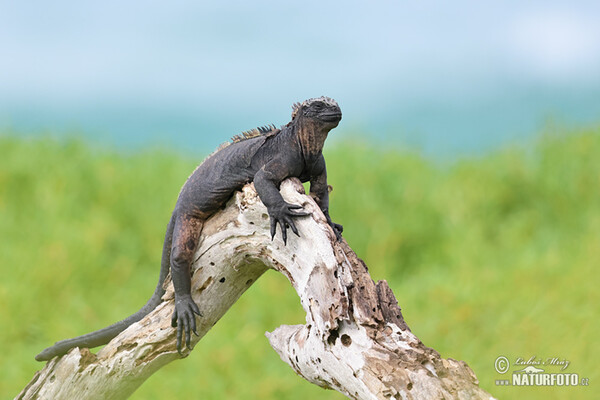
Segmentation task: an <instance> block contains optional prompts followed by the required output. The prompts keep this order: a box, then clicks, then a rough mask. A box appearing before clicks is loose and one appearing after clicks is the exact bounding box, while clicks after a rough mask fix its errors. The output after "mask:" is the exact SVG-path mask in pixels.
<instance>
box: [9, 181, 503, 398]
mask: <svg viewBox="0 0 600 400" xmlns="http://www.w3.org/2000/svg"><path fill="white" fill-rule="evenodd" d="M281 192H282V195H283V197H284V198H285V200H286V201H287V202H289V203H292V204H300V205H302V206H303V207H304V209H305V210H307V211H310V212H312V217H305V218H299V219H297V227H298V229H299V231H300V234H301V237H299V238H298V237H296V236H292V237H290V240H288V244H287V246H284V244H283V241H282V240H281V236H280V232H278V234H277V236H276V237H275V240H274V241H271V238H270V237H269V217H268V214H267V210H266V208H265V207H264V205H263V204H262V203H261V201H260V199H259V198H258V196H257V194H256V191H255V190H254V186H253V185H252V184H249V185H246V186H245V187H244V188H243V190H242V191H241V192H237V193H236V194H235V196H234V197H233V198H232V199H231V200H230V201H229V202H228V204H227V206H226V207H225V208H224V209H223V210H222V211H220V212H219V213H217V214H215V215H214V216H213V217H211V218H210V219H209V220H208V221H207V222H206V223H205V225H204V229H203V232H202V236H201V239H200V247H199V249H198V252H197V254H196V258H195V260H196V261H195V262H194V265H193V271H194V272H193V276H192V296H193V298H194V301H195V302H196V303H197V304H198V305H199V307H200V309H201V310H202V314H203V317H201V318H199V319H198V324H199V326H198V333H199V334H200V336H199V337H193V339H192V343H193V344H194V345H195V344H196V343H197V342H198V341H199V340H200V339H201V338H202V337H203V336H204V335H205V334H206V332H208V331H209V330H210V328H211V327H212V326H213V325H214V324H215V323H216V322H217V321H218V320H219V318H221V316H222V315H223V314H224V313H225V312H226V311H227V310H228V309H229V307H231V305H233V303H235V301H236V300H237V299H238V298H239V297H240V296H241V294H242V293H243V292H244V291H245V290H246V289H247V288H248V287H250V286H251V285H252V283H254V282H255V281H256V280H257V279H258V278H259V277H260V276H261V275H262V273H263V272H265V271H266V270H267V269H269V268H272V269H275V270H277V271H279V272H281V273H282V274H284V275H285V276H286V277H287V278H288V279H289V281H290V283H291V284H292V286H293V287H294V289H295V290H296V292H297V293H298V296H299V297H300V302H301V304H302V307H303V308H304V310H305V311H306V324H305V325H294V326H289V325H283V326H281V327H279V328H277V329H275V331H273V332H271V333H267V334H266V335H267V337H268V339H269V341H270V343H271V346H272V347H273V348H274V349H275V350H276V351H277V353H278V354H279V355H280V357H281V359H282V360H283V361H285V362H286V363H287V364H288V365H290V367H292V368H293V369H294V371H296V373H297V374H298V375H300V376H302V377H303V378H305V379H306V380H308V381H309V382H311V383H314V384H316V385H319V386H321V387H324V388H330V389H335V390H337V391H339V392H340V393H343V394H344V395H346V396H347V397H349V398H351V399H401V398H402V399H431V398H445V399H489V398H491V396H490V395H489V394H488V393H486V392H485V391H483V390H482V389H480V388H479V386H478V381H477V378H476V376H475V374H474V373H473V371H472V370H471V369H470V368H469V367H468V365H467V364H466V363H464V362H462V361H456V360H453V359H450V358H449V359H443V358H441V357H440V355H439V354H438V353H437V352H436V351H435V350H433V349H431V348H428V347H426V346H425V345H423V343H421V341H420V340H419V339H418V338H417V337H416V336H415V335H413V334H412V332H411V331H410V329H409V328H408V326H407V325H406V323H405V322H404V319H403V317H402V312H401V311H400V307H398V303H397V301H396V298H395V297H394V294H393V293H392V290H391V289H390V287H389V286H388V284H387V283H386V282H385V281H380V282H378V283H375V282H373V280H372V279H371V277H370V275H369V273H368V270H367V267H366V265H365V263H364V262H363V261H362V260H361V259H360V258H358V257H357V256H356V254H355V253H354V252H353V251H352V249H351V248H350V247H349V246H348V244H347V243H346V242H345V241H341V242H337V241H336V239H335V235H334V233H333V231H332V230H331V229H330V228H329V226H328V225H327V222H326V220H325V216H324V215H323V214H322V213H321V211H320V209H319V207H318V206H317V205H316V204H315V202H314V201H313V200H312V199H311V198H310V197H308V196H306V195H305V194H304V188H303V187H302V185H301V184H300V182H299V181H298V180H296V179H289V180H287V181H285V182H283V183H282V185H281ZM165 285H167V292H166V293H165V295H164V296H163V302H162V303H161V304H160V305H159V306H158V307H157V308H156V309H155V310H154V311H153V312H151V313H150V314H149V315H147V316H146V317H145V318H143V319H142V320H141V321H139V322H138V323H135V324H133V325H131V326H130V327H129V328H128V329H126V330H125V331H124V332H122V333H121V334H120V335H119V336H117V337H116V338H115V339H113V340H112V341H111V342H110V343H109V344H108V345H106V346H105V347H104V348H102V349H101V350H100V351H99V352H98V354H96V355H95V354H92V353H91V352H90V351H89V350H88V349H78V348H75V349H72V350H71V351H70V352H69V353H68V354H66V355H64V356H62V357H56V358H54V359H52V360H51V361H49V362H48V363H47V364H46V366H45V367H44V368H43V369H42V370H41V371H38V372H37V373H36V374H35V376H34V377H33V379H32V381H31V382H30V383H29V384H28V385H27V386H26V387H25V388H24V389H23V391H22V392H21V393H20V394H19V395H18V396H17V399H73V398H78V399H107V398H110V399H124V398H127V397H128V396H129V395H131V394H132V393H133V392H134V391H135V390H136V389H137V388H138V387H139V386H140V385H141V384H142V383H143V382H144V381H145V380H146V379H147V378H148V377H149V376H150V375H152V374H153V373H154V372H156V371H157V370H158V369H159V368H161V367H162V366H163V365H165V364H167V363H169V362H171V361H173V360H176V359H179V358H182V356H180V355H179V354H178V353H177V351H176V349H175V344H176V330H175V329H174V328H171V325H170V320H171V314H172V312H173V298H174V293H173V287H172V284H171V281H170V278H168V279H167V282H165ZM188 354H189V351H188V350H187V349H186V350H185V351H184V354H183V357H186V356H187V355H188Z"/></svg>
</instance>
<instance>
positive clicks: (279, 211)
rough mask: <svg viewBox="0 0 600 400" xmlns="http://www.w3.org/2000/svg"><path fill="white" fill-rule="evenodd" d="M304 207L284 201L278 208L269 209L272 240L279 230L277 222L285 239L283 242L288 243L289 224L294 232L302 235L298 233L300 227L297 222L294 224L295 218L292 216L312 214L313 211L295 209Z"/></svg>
mask: <svg viewBox="0 0 600 400" xmlns="http://www.w3.org/2000/svg"><path fill="white" fill-rule="evenodd" d="M298 209H302V206H299V205H295V204H289V203H286V202H284V203H283V205H282V206H281V207H279V208H276V209H271V210H269V215H270V216H271V240H273V238H274V237H275V232H276V231H277V224H279V226H280V227H281V237H282V239H283V244H284V245H285V244H287V227H288V226H289V227H290V229H291V230H292V232H294V233H295V234H296V236H300V234H299V233H298V228H296V224H294V220H293V219H292V217H305V216H307V215H310V214H311V213H309V212H306V211H294V210H298Z"/></svg>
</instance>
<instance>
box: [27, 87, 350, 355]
mask: <svg viewBox="0 0 600 400" xmlns="http://www.w3.org/2000/svg"><path fill="white" fill-rule="evenodd" d="M292 110H293V111H292V120H291V121H290V122H289V123H288V124H287V125H285V126H282V127H281V129H277V128H275V126H267V127H261V128H257V129H253V130H251V131H247V132H244V133H243V134H242V135H237V136H235V137H234V138H233V140H232V142H229V143H225V144H223V145H221V146H220V147H219V148H218V149H217V150H216V151H215V152H214V153H213V154H211V155H210V156H208V157H207V158H206V159H205V160H204V161H203V162H202V163H201V164H200V165H199V166H198V167H197V168H196V169H195V170H194V172H192V174H191V175H190V177H189V178H188V179H187V181H186V182H185V184H184V185H183V187H182V188H181V191H180V193H179V197H178V199H177V203H176V204H175V209H174V211H173V214H172V216H171V220H170V221H169V224H168V225H167V232H166V235H165V241H164V245H163V252H162V260H161V269H160V276H159V279H158V285H157V286H156V289H155V291H154V294H153V295H152V297H151V298H150V300H148V302H147V303H146V304H145V305H144V306H143V307H142V308H141V309H140V310H139V311H138V312H136V313H135V314H133V315H131V316H129V317H127V318H125V319H124V320H122V321H119V322H116V323H114V324H112V325H110V326H108V327H106V328H103V329H100V330H98V331H95V332H92V333H88V334H86V335H82V336H78V337H75V338H73V339H66V340H61V341H59V342H56V343H55V344H54V346H51V347H48V348H47V349H45V350H44V351H42V352H41V353H40V354H38V355H37V356H36V357H35V359H36V360H38V361H47V360H50V359H52V358H53V357H55V356H60V355H63V354H66V353H67V352H68V351H69V350H70V349H72V348H73V347H90V348H91V347H96V346H100V345H103V344H106V343H108V342H109V341H110V340H111V339H113V338H114V337H115V336H117V335H118V334H119V333H121V332H122V331H123V330H125V329H126V328H127V327H128V326H130V325H131V324H133V323H135V322H137V321H139V320H141V319H142V318H143V317H144V316H145V315H147V314H148V313H150V312H151V311H152V310H153V309H154V308H156V306H158V305H159V304H160V302H161V297H162V296H163V294H164V292H165V291H164V289H163V282H164V280H165V278H166V277H167V274H168V272H169V267H170V268H171V277H172V280H173V286H174V288H175V310H174V312H173V318H172V320H171V325H172V326H173V327H177V351H178V352H179V353H181V343H182V338H183V339H184V340H185V343H186V346H187V347H188V348H190V339H191V332H194V333H195V334H196V335H197V333H196V316H195V314H197V315H200V316H201V314H200V310H199V308H198V306H197V305H196V303H195V302H194V301H193V300H192V297H191V294H190V293H191V292H190V291H191V275H190V268H191V264H192V261H193V257H194V253H195V251H196V249H197V247H198V241H199V238H200V233H201V232H202V227H203V224H204V221H206V220H207V219H208V218H209V217H210V216H211V215H212V214H214V213H215V212H216V211H218V210H219V209H220V208H221V207H222V206H223V205H224V204H225V203H226V202H227V200H228V199H229V198H230V197H231V196H232V194H233V193H234V192H235V191H236V190H239V189H241V188H242V187H243V186H244V185H245V184H247V183H249V182H254V187H255V188H256V191H257V192H258V195H259V197H260V199H261V200H262V202H263V203H264V205H265V206H266V207H267V210H268V213H269V216H270V222H271V232H270V233H271V240H273V238H274V237H275V233H276V230H277V225H279V226H280V230H281V235H282V239H283V242H284V244H286V243H287V232H286V231H287V228H288V227H289V228H290V229H291V230H292V232H294V233H295V234H296V235H298V236H300V235H299V233H298V229H297V228H296V225H295V224H294V218H296V217H302V216H306V215H309V213H306V212H303V211H300V210H299V209H301V208H302V207H301V206H299V205H294V204H289V203H286V202H285V201H284V200H283V197H281V194H280V193H279V185H280V183H281V182H282V181H283V180H284V179H286V178H289V177H296V178H299V179H300V180H301V181H302V182H307V181H310V192H311V195H312V196H313V197H314V198H315V200H316V202H317V204H318V205H319V207H320V208H321V210H322V211H323V214H324V215H325V217H326V219H327V222H328V224H329V226H331V228H332V229H333V231H334V233H335V235H336V237H337V238H338V240H339V239H340V237H341V233H342V230H343V228H342V226H341V225H339V224H336V223H334V222H332V220H331V218H330V216H329V187H328V185H327V171H326V168H325V159H324V157H323V153H322V150H323V145H324V142H325V139H326V138H327V134H328V133H329V131H330V130H331V129H333V128H335V127H336V126H337V125H338V123H339V122H340V120H341V118H342V112H341V110H340V107H339V106H338V104H337V102H336V101H335V100H333V99H330V98H328V97H319V98H313V99H309V100H306V101H304V102H302V103H295V104H294V105H293V106H292Z"/></svg>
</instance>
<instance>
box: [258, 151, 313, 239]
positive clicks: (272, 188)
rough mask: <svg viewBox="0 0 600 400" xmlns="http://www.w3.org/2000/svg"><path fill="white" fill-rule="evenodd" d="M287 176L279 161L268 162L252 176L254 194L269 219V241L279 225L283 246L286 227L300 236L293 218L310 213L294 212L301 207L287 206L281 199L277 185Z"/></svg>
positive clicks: (287, 173) (283, 166)
mask: <svg viewBox="0 0 600 400" xmlns="http://www.w3.org/2000/svg"><path fill="white" fill-rule="evenodd" d="M288 176H290V175H289V172H288V169H287V168H286V166H285V165H284V163H283V162H282V161H280V160H273V161H270V162H269V163H267V164H266V165H264V166H263V167H262V168H261V169H259V170H258V172H257V173H256V174H255V176H254V187H255V188H256V192H257V193H258V196H259V197H260V199H261V201H262V202H263V203H264V205H265V206H266V207H267V210H268V212H269V216H270V218H271V240H273V238H274V237H275V233H276V231H277V224H279V227H280V228H281V237H282V239H283V243H284V244H287V227H288V226H289V227H290V229H291V230H292V232H294V233H295V234H296V235H297V236H300V234H299V233H298V228H296V224H295V223H294V220H293V218H294V217H304V216H307V215H310V213H308V212H305V211H295V210H298V209H301V208H302V206H300V205H295V204H289V203H287V202H286V201H285V200H283V197H281V193H279V185H280V184H281V181H283V180H284V179H285V178H287V177H288Z"/></svg>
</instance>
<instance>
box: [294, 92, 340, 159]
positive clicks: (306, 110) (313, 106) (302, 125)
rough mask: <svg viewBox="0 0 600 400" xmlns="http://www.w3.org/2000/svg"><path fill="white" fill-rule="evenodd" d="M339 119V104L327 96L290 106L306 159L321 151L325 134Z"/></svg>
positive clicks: (336, 124)
mask: <svg viewBox="0 0 600 400" xmlns="http://www.w3.org/2000/svg"><path fill="white" fill-rule="evenodd" d="M341 119H342V110H340V106H339V105H338V103H337V102H336V101H335V100H333V99H331V98H329V97H324V96H323V97H317V98H314V99H308V100H305V101H303V102H302V103H296V104H294V105H293V106H292V123H293V124H295V125H296V126H297V130H296V132H297V134H298V138H299V139H300V140H299V141H300V146H301V147H302V152H303V153H304V157H305V158H306V159H307V160H308V159H312V158H314V157H316V156H318V155H319V154H320V153H321V151H322V150H323V144H324V143H325V139H326V138H327V134H328V133H329V131H330V130H332V129H333V128H335V127H336V126H338V124H339V123H340V120H341Z"/></svg>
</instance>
